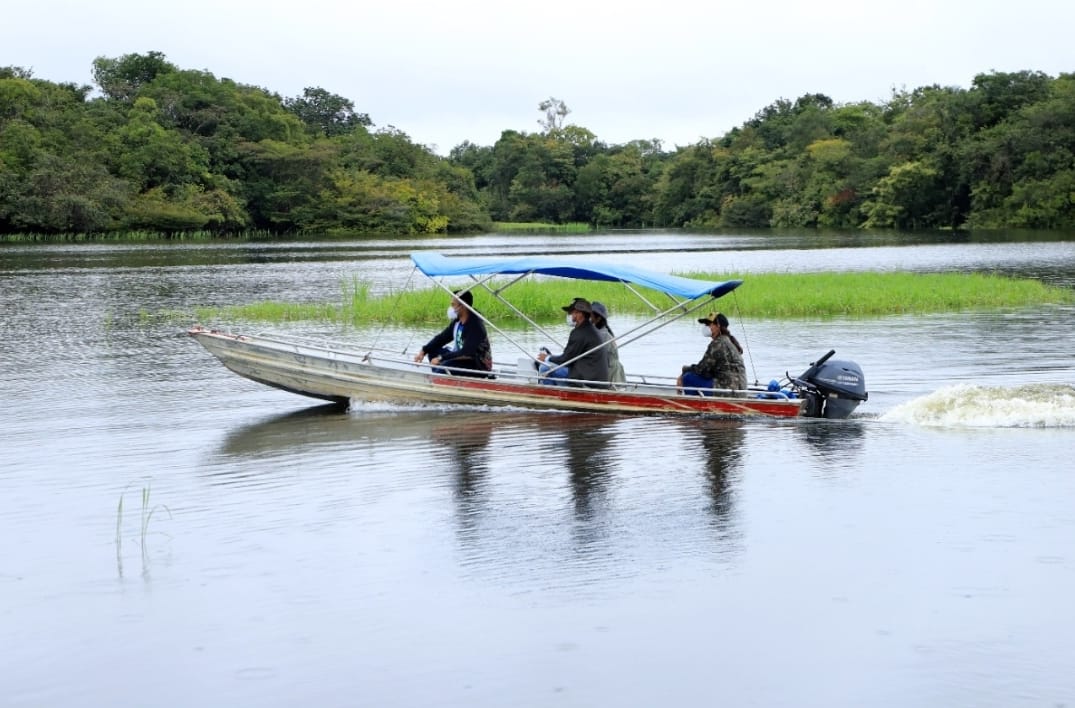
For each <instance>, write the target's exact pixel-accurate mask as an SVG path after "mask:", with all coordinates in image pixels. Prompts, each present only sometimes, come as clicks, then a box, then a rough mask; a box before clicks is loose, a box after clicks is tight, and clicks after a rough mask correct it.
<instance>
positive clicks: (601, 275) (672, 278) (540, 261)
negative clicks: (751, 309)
mask: <svg viewBox="0 0 1075 708" xmlns="http://www.w3.org/2000/svg"><path fill="white" fill-rule="evenodd" d="M411 260H412V261H414V265H415V266H416V267H417V268H418V270H420V271H422V272H423V273H425V274H426V275H427V276H429V277H431V278H437V277H444V276H453V275H521V274H526V273H532V274H536V275H553V276H557V277H560V278H574V279H576V280H602V281H608V282H618V283H631V284H632V285H639V286H642V287H644V288H650V289H652V290H657V291H659V292H662V293H666V294H668V295H674V296H676V297H682V298H687V299H689V300H695V299H697V298H700V297H705V296H706V295H710V296H712V297H715V298H716V297H721V296H722V295H727V294H728V293H730V292H731V291H733V290H735V289H736V288H738V287H739V286H740V285H742V284H743V281H742V280H723V281H706V280H695V279H693V278H683V277H680V276H678V275H666V274H664V273H657V272H655V271H651V270H645V269H643V268H633V267H631V266H624V265H618V264H614V263H601V262H599V261H591V260H589V259H586V260H581V259H579V260H576V259H567V258H563V259H561V258H550V257H547V256H531V257H526V258H468V257H459V256H450V257H449V256H445V255H442V254H440V253H428V252H417V253H412V254H411Z"/></svg>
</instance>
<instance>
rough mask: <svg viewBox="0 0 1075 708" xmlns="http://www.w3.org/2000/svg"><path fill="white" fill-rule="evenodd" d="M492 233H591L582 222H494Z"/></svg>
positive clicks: (587, 225)
mask: <svg viewBox="0 0 1075 708" xmlns="http://www.w3.org/2000/svg"><path fill="white" fill-rule="evenodd" d="M493 231H494V232H495V233H502V234H516V233H543V234H547V233H553V234H585V233H589V232H590V231H591V229H590V225H589V224H587V223H583V222H571V223H567V224H544V223H541V222H537V221H494V222H493Z"/></svg>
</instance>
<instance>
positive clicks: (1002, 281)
mask: <svg viewBox="0 0 1075 708" xmlns="http://www.w3.org/2000/svg"><path fill="white" fill-rule="evenodd" d="M686 277H693V278H698V279H703V280H732V279H742V280H743V281H744V282H743V285H741V286H740V287H739V288H738V289H737V290H735V291H733V292H732V293H731V294H729V295H726V296H725V297H723V298H721V299H720V300H719V301H715V302H712V303H711V306H710V307H707V308H702V309H704V310H706V311H708V310H727V311H729V312H735V313H736V314H738V315H742V316H746V317H764V318H817V317H834V316H853V317H876V316H883V315H892V314H902V313H919V314H924V313H933V312H953V311H963V310H982V309H1003V308H1019V307H1028V306H1036V305H1043V304H1061V303H1075V291H1072V290H1069V289H1066V288H1059V287H1054V286H1049V285H1045V284H1044V283H1042V282H1041V281H1038V280H1033V279H1028V278H1010V277H1006V276H1001V275H990V274H981V273H936V274H916V273H871V272H866V273H835V272H823V273H761V274H750V275H744V276H738V275H731V274H726V273H723V274H722V273H689V274H686ZM506 282H507V281H503V282H501V283H495V282H494V283H493V284H492V285H493V287H495V286H496V285H497V284H501V285H502V284H504V283H506ZM639 292H640V293H641V294H642V295H643V296H644V297H646V299H647V300H649V301H650V303H652V304H653V305H654V306H656V307H660V308H662V309H663V308H667V307H670V306H671V305H672V304H673V303H672V302H671V300H670V299H669V298H668V297H667V296H665V295H663V294H661V293H658V292H655V291H651V290H647V289H640V290H639ZM506 297H507V298H508V300H510V301H511V302H512V303H513V304H514V305H515V306H516V307H517V308H518V309H519V310H521V311H523V312H525V313H526V314H528V315H530V316H531V317H534V318H535V319H536V320H538V321H544V322H550V321H555V320H556V319H559V318H561V317H563V310H562V309H561V308H562V306H563V305H566V304H567V303H569V302H571V300H572V298H575V297H584V298H586V299H588V300H599V301H601V302H602V303H604V304H605V306H606V307H607V308H608V309H609V311H610V313H611V316H612V317H613V318H614V317H615V316H616V315H618V314H637V315H648V314H651V310H650V309H649V308H648V307H647V306H646V305H645V304H644V303H642V302H641V301H639V300H638V298H637V297H636V296H635V295H634V294H633V293H632V292H631V291H629V290H628V289H627V288H625V287H624V286H623V285H621V284H619V283H605V282H591V281H566V280H562V279H557V278H537V277H534V278H529V279H526V280H523V281H520V282H518V283H515V284H514V285H512V286H511V288H510V289H509V290H508V291H507V292H506ZM449 301H450V296H449V295H448V294H447V293H446V292H445V291H443V290H441V289H439V288H435V287H428V288H423V289H418V290H409V291H399V292H392V293H388V294H385V295H381V296H378V297H373V296H371V294H370V291H369V286H368V284H365V283H363V282H361V281H358V280H354V281H352V282H351V283H349V284H344V285H343V286H342V297H341V302H339V303H337V304H330V303H285V302H260V303H253V304H249V305H241V306H235V307H226V308H220V309H214V308H201V309H199V310H198V311H197V313H196V314H197V317H198V318H199V320H200V321H211V320H214V319H219V318H228V319H242V320H257V321H290V320H325V321H340V322H347V323H351V324H355V325H362V324H367V323H370V322H382V323H398V324H418V323H422V324H430V323H439V322H442V321H443V320H444V311H445V309H446V307H447V305H448V303H449ZM474 306H475V308H476V309H478V310H479V311H480V312H481V313H482V314H483V315H484V316H485V317H487V318H488V319H490V320H493V321H495V322H497V323H504V324H505V325H510V324H511V323H512V322H513V321H520V322H521V318H519V316H518V315H516V314H515V313H514V312H513V311H512V310H510V309H509V308H508V307H506V306H505V305H503V304H502V303H500V302H499V301H497V300H495V299H494V298H492V296H490V295H489V294H488V293H486V292H483V291H482V290H481V289H478V290H476V291H475V297H474Z"/></svg>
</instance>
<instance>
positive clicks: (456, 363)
mask: <svg viewBox="0 0 1075 708" xmlns="http://www.w3.org/2000/svg"><path fill="white" fill-rule="evenodd" d="M449 312H450V313H451V314H449V319H450V320H452V321H451V322H450V323H449V325H448V326H447V327H445V328H444V330H443V331H442V332H441V333H440V334H438V335H437V336H435V337H433V339H430V340H429V341H428V342H426V344H425V346H423V347H422V348H421V349H419V350H418V354H417V355H415V357H414V361H415V362H416V363H417V362H421V361H422V359H423V358H425V357H427V356H428V357H429V363H430V364H432V365H433V366H434V367H436V368H434V369H433V370H434V371H435V372H437V373H441V374H442V373H445V372H447V373H451V374H458V375H460V376H488V375H489V372H490V371H491V370H492V368H493V348H492V346H491V345H490V344H489V334H488V332H486V330H485V323H483V322H482V319H481V317H479V316H478V315H477V313H476V311H475V310H474V293H472V292H470V291H469V290H466V291H463V292H459V291H458V290H457V291H455V293H453V297H452V304H451V306H450V308H449ZM452 315H454V317H453V316H452ZM441 367H445V368H441Z"/></svg>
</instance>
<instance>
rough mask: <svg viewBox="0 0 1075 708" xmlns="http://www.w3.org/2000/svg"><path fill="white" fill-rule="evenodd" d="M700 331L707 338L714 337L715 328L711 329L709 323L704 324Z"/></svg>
mask: <svg viewBox="0 0 1075 708" xmlns="http://www.w3.org/2000/svg"><path fill="white" fill-rule="evenodd" d="M699 332H700V333H701V335H702V336H703V337H705V338H706V339H712V338H713V330H711V329H709V325H702V329H701V330H699Z"/></svg>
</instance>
